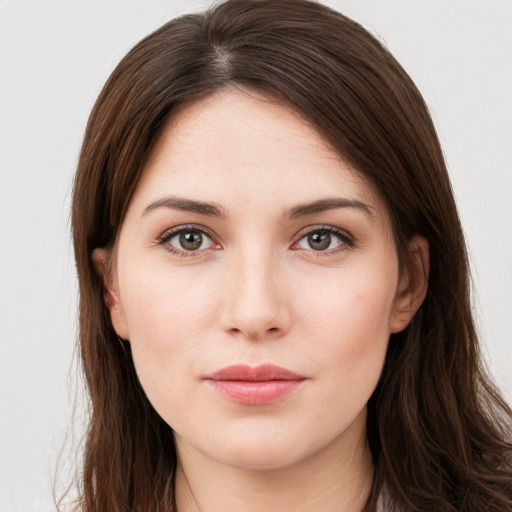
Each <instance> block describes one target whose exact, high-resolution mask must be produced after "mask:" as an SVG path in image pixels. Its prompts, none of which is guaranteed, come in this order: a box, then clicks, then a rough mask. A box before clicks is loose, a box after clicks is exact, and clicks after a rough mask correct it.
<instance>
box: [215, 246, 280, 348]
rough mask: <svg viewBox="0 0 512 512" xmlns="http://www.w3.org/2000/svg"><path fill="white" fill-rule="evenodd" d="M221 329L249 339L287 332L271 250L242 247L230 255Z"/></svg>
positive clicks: (276, 269) (275, 265)
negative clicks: (240, 334) (228, 282)
mask: <svg viewBox="0 0 512 512" xmlns="http://www.w3.org/2000/svg"><path fill="white" fill-rule="evenodd" d="M231 263H232V265H231V273H230V279H229V280H230V282H231V286H229V287H228V292H227V294H228V295H229V296H228V297H226V299H227V300H226V302H225V311H224V315H223V327H224V329H225V330H227V331H230V332H232V333H243V334H245V335H246V336H247V337H249V338H260V337H263V336H270V335H272V336H279V335H281V334H283V333H284V332H285V331H286V330H287V329H288V320H287V318H288V312H287V306H286V300H285V296H284V293H283V292H284V290H283V288H282V286H281V283H280V276H282V273H281V271H280V270H281V269H280V264H279V258H278V257H277V255H276V254H274V251H273V250H272V247H269V246H268V245H267V246H266V247H261V246H257V245H256V244H251V245H246V246H244V247H242V248H240V250H239V251H236V254H234V255H233V260H232V262H231Z"/></svg>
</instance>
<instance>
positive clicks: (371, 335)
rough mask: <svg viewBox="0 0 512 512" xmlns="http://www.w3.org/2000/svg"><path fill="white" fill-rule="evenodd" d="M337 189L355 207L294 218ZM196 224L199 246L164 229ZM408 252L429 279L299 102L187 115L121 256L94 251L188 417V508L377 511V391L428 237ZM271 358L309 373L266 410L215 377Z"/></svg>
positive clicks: (232, 105)
mask: <svg viewBox="0 0 512 512" xmlns="http://www.w3.org/2000/svg"><path fill="white" fill-rule="evenodd" d="M169 197H173V198H176V197H179V198H186V199H192V200H195V201H201V202H207V203H210V204H214V205H215V206H216V207H217V208H218V209H219V210H220V211H221V212H222V214H223V217H222V218H221V217H220V216H212V215H207V214H205V212H202V213H201V212H192V211H183V210H180V209H178V208H176V207H169V205H167V206H165V205H162V201H165V200H166V198H167V199H168V198H169ZM333 198H337V199H340V198H341V199H343V200H348V201H350V202H351V203H349V204H348V205H344V206H342V207H337V208H330V209H327V210H323V211H317V212H314V213H311V212H310V213H308V214H306V215H300V216H296V217H293V216H291V215H290V212H291V211H292V209H293V208H295V207H297V205H303V204H308V203H312V202H315V201H318V200H323V199H333ZM302 213H305V212H302ZM325 226H329V227H333V228H335V229H338V230H340V232H341V235H337V234H334V233H331V234H330V235H329V233H326V232H325V231H319V229H320V228H322V229H324V228H325ZM180 227H185V228H186V229H188V231H189V236H191V235H190V232H192V235H194V234H195V236H196V237H197V236H198V235H197V233H198V232H197V230H203V232H204V234H203V241H202V244H201V245H200V247H199V249H194V250H188V251H186V250H185V248H184V247H183V245H180V236H179V234H174V236H172V237H171V236H167V237H166V235H168V232H169V230H172V229H174V228H180ZM194 230H195V231H194ZM311 233H315V234H316V236H317V238H318V235H323V237H324V240H325V239H326V237H327V242H329V243H328V247H327V248H326V249H325V248H320V249H319V247H320V246H319V245H318V244H316V245H314V244H313V242H315V241H316V240H317V239H312V238H311V237H310V238H308V234H311ZM329 236H330V239H329ZM329 240H330V241H329ZM182 241H183V240H182ZM187 247H190V246H187ZM410 250H411V254H412V256H413V260H414V261H416V262H417V264H416V272H417V275H416V276H414V275H413V276H411V275H405V274H403V273H400V271H399V264H398V258H397V253H396V248H395V245H394V241H393V236H392V230H391V225H390V220H389V215H388V213H387V210H386V206H385V204H384V203H383V202H382V200H381V199H380V198H379V196H378V195H377V194H376V192H375V190H373V188H372V187H371V186H370V185H369V183H368V182H366V181H365V180H364V179H363V177H362V176H361V175H360V174H358V173H356V172H354V171H353V170H352V169H350V168H349V167H348V166H347V165H346V164H345V163H344V162H343V160H342V159H341V158H340V156H339V155H338V154H336V153H335V152H334V151H332V150H331V149H330V148H329V147H328V146H327V144H326V143H325V142H324V141H323V140H322V138H321V137H320V136H319V135H318V133H317V132H316V131H315V130H313V129H312V128H311V127H310V126H309V125H308V124H307V123H306V122H304V120H303V119H302V118H301V117H300V116H299V115H298V114H296V113H295V112H294V111H293V110H291V109H290V108H288V107H286V106H283V105H280V104H277V103H276V102H274V101H271V100H269V99H268V98H265V97H262V96H260V95H258V94H255V93H248V92H244V91H240V90H235V89H232V88H231V89H224V90H222V91H220V92H217V93H216V94H215V95H213V96H211V97H209V98H207V99H205V100H203V101H201V102H199V103H197V104H195V105H192V106H189V107H187V108H185V109H184V110H182V111H180V112H179V113H178V114H177V115H176V116H175V117H173V119H172V120H171V122H170V123H169V124H168V125H167V126H166V128H165V130H164V132H163V135H162V137H161V139H160V140H159V143H158V144H157V146H156V148H155V149H154V151H153V154H152V156H151V158H150V160H149V162H148V163H147V166H146V168H145V169H144V172H143V176H142V178H141V181H140V183H139V185H138V187H137V189H136V191H135V194H134V196H133V198H132V200H131V203H130V206H129V208H128V211H127V214H126V217H125V220H124V222H123V225H122V227H121V230H120V233H119V236H118V241H117V245H116V250H115V255H114V261H113V264H112V267H109V268H107V266H106V263H105V262H106V252H105V251H104V250H103V249H97V250H96V251H94V254H93V257H94V260H95V261H96V264H97V266H98V268H99V269H100V271H101V272H102V273H103V275H104V280H105V286H106V292H107V293H106V296H107V303H108V306H109V308H110V312H111V317H112V321H113V325H114V327H115V329H116V331H117V333H118V334H119V336H121V337H122V338H124V339H127V340H130V343H131V346H132V353H133V359H134V363H135V367H136V370H137V373H138V375H139V378H140V381H141V384H142V386H143V388H144V390H145V392H146V394H147V396H148V398H149V400H150V401H151V403H152V404H153V406H154V407H155V409H156V410H157V411H158V413H159V414H160V415H161V416H162V418H163V419H164V420H165V421H166V422H167V423H168V424H169V425H170V426H171V427H172V428H173V430H174V433H175V441H176V447H177V452H178V471H177V477H176V495H177V504H178V508H179V510H180V512H183V511H199V510H200V511H217V510H218V511H223V512H226V511H230V510H246V511H251V510H255V511H256V510H258V511H266V510H294V511H302V510H322V511H326V512H327V511H330V510H336V511H340V510H350V511H357V510H361V509H362V507H363V506H364V503H365V501H366V499H367V497H368V494H369V490H370V486H371V480H372V476H373V467H372V462H371V457H370V453H369V449H368V446H367V444H366V442H365V433H366V432H365V421H366V403H367V401H368V399H369V398H370V396H371V394H372V392H373V390H374V389H375V386H376V384H377V382H378V379H379V376H380V374H381V371H382V367H383V364H384V359H385V354H386V348H387V344H388V339H389V335H390V333H393V332H398V331H400V330H402V329H403V328H404V327H405V326H406V325H407V324H408V322H409V321H410V319H411V318H412V316H413V315H414V313H415V312H416V310H417V309H418V308H419V306H420V304H421V302H422V300H423V298H424V295H425V292H426V279H425V278H424V276H425V274H424V269H425V268H426V269H427V271H428V244H427V242H426V241H425V240H424V239H422V238H421V237H415V238H414V239H413V240H412V241H411V246H410ZM262 363H272V364H276V365H279V366H282V367H285V368H287V369H289V370H292V371H294V372H296V373H299V374H301V375H303V376H304V377H305V380H304V381H303V383H302V384H301V385H300V386H299V388H298V389H297V390H296V391H295V392H293V393H291V394H290V395H288V396H286V397H284V398H282V399H280V400H278V401H277V402H275V403H273V404H270V405H263V406H254V405H245V404H239V403H235V402H233V401H232V400H229V399H227V398H226V397H225V396H223V395H221V394H219V393H218V392H217V391H215V390H214V389H212V387H211V386H209V385H208V384H207V382H206V381H205V380H204V376H205V375H208V374H211V373H212V372H215V371H217V370H219V369H221V368H224V367H226V366H229V365H233V364H246V365H250V366H257V365H259V364H262ZM313 475H314V477H312V476H313Z"/></svg>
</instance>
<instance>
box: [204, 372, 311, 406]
mask: <svg viewBox="0 0 512 512" xmlns="http://www.w3.org/2000/svg"><path fill="white" fill-rule="evenodd" d="M204 380H205V381H206V382H207V384H208V385H209V386H210V387H211V388H213V390H214V391H216V392H217V393H219V394H220V395H222V396H224V397H225V398H227V399H228V400H230V401H234V402H237V403H239V404H243V405H269V404H272V403H275V402H278V401H280V400H282V399H284V398H285V397H286V396H288V395H290V394H292V393H293V392H294V391H296V390H297V389H298V388H299V387H300V386H301V385H302V384H303V383H304V382H305V381H306V377H304V376H303V375H299V374H298V373H295V372H292V371H291V370H288V369H286V368H282V367H280V366H275V365H272V364H264V365H260V366H256V367H251V366H246V365H235V366H228V367H226V368H222V369H221V370H219V371H217V372H215V373H212V374H211V375H207V376H206V377H204Z"/></svg>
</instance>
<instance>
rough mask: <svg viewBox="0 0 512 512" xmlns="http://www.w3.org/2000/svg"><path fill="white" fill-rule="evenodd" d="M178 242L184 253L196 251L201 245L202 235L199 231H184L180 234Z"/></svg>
mask: <svg viewBox="0 0 512 512" xmlns="http://www.w3.org/2000/svg"><path fill="white" fill-rule="evenodd" d="M179 241H180V245H181V247H182V248H183V249H185V250H186V251H197V249H199V248H200V247H201V245H202V244H203V235H202V234H201V233H200V232H199V231H184V232H183V233H180V235H179Z"/></svg>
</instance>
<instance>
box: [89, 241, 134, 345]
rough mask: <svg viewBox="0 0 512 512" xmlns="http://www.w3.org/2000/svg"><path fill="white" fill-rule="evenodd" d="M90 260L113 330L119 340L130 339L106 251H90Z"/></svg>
mask: <svg viewBox="0 0 512 512" xmlns="http://www.w3.org/2000/svg"><path fill="white" fill-rule="evenodd" d="M92 260H93V262H94V266H95V267H96V271H97V272H98V274H99V276H100V277H101V279H102V281H103V298H104V299H105V304H106V306H107V308H108V310H109V311H110V318H111V320H112V325H113V326H114V330H115V331H116V333H117V335H118V336H119V337H120V338H122V339H124V340H128V339H130V336H129V334H128V324H127V323H126V317H125V314H124V311H123V306H122V304H121V301H120V299H119V290H118V285H117V279H116V276H115V273H114V272H113V270H112V265H111V264H110V261H109V260H110V258H109V252H108V251H107V249H94V251H92Z"/></svg>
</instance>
